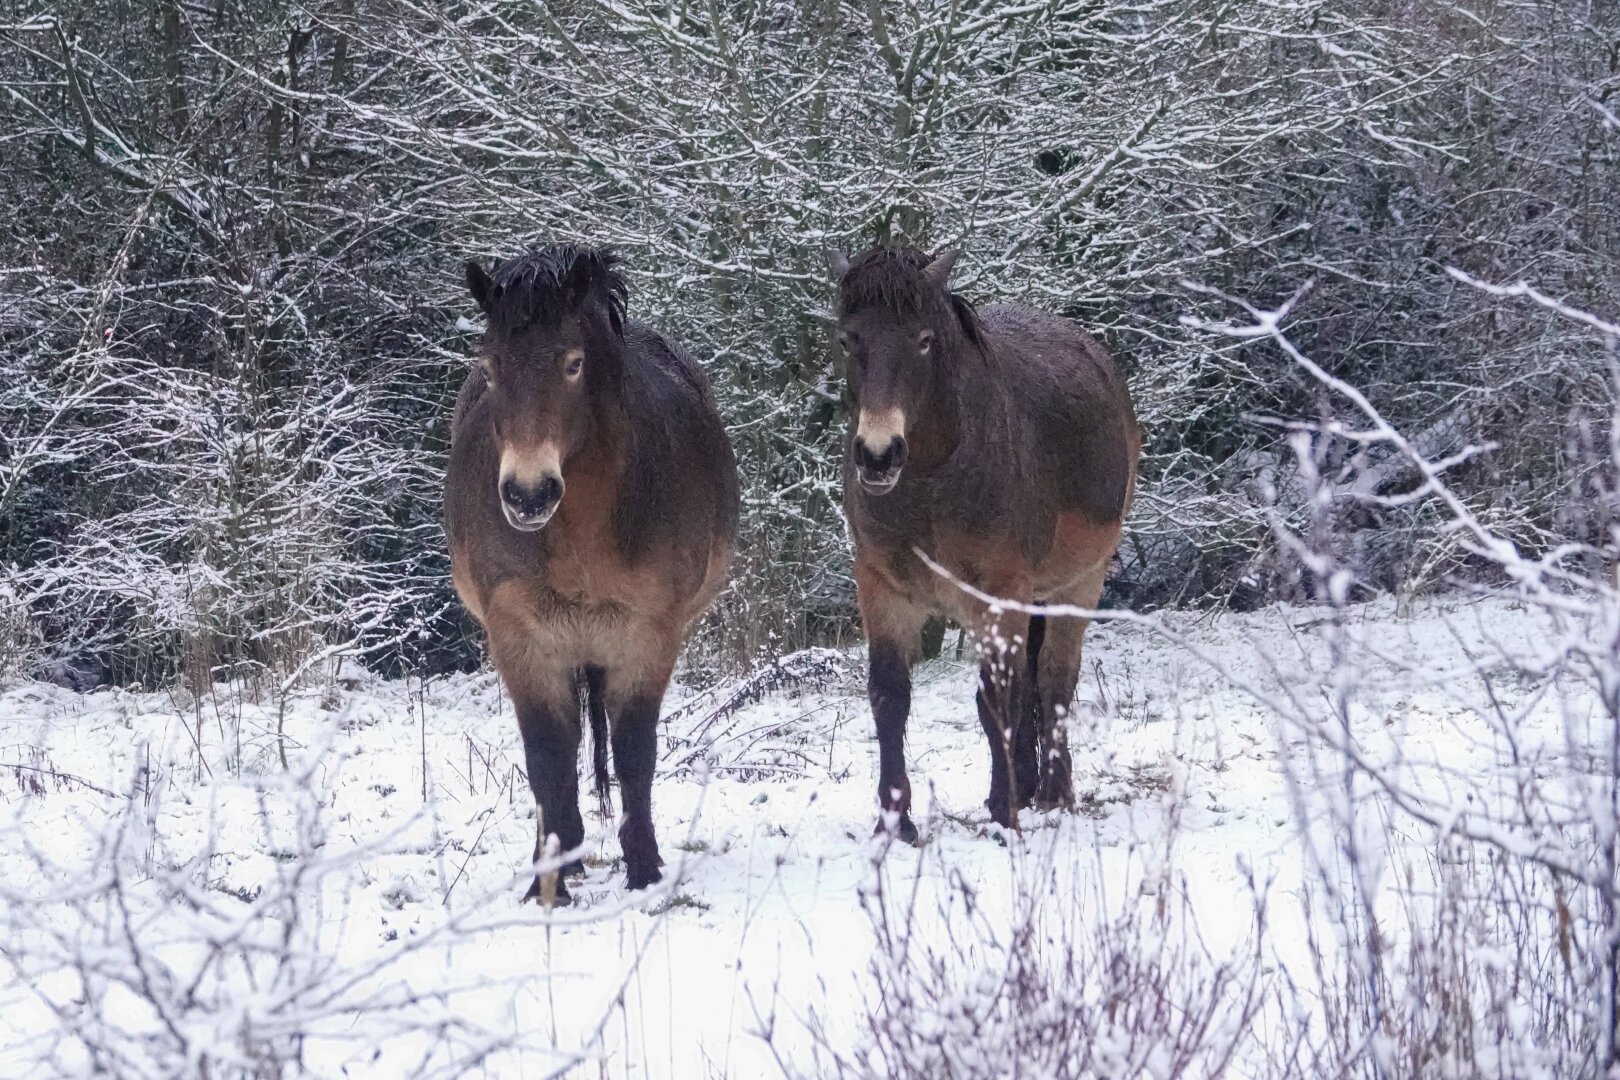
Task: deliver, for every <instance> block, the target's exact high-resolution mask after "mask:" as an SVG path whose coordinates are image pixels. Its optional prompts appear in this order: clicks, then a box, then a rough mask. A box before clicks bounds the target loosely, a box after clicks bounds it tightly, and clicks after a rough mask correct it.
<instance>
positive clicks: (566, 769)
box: [497, 661, 585, 904]
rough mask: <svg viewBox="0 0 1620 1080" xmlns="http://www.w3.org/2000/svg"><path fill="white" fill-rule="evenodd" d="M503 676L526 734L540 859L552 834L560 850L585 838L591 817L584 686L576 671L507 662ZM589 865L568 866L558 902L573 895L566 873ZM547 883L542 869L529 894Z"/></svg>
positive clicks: (525, 757) (525, 756)
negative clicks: (583, 766) (583, 777)
mask: <svg viewBox="0 0 1620 1080" xmlns="http://www.w3.org/2000/svg"><path fill="white" fill-rule="evenodd" d="M497 663H498V661H497ZM501 676H502V678H503V679H504V680H505V682H506V688H507V692H508V693H510V694H511V696H512V707H513V710H514V711H515V712H516V713H517V720H518V731H519V733H520V734H521V735H522V736H523V761H524V767H525V769H526V770H527V771H528V774H529V788H530V790H531V791H533V792H534V802H535V810H536V822H535V841H534V858H535V861H536V862H539V861H540V859H541V857H542V856H544V855H545V852H546V840H547V838H548V837H556V841H557V850H558V851H572V850H573V849H575V848H577V847H579V846H580V845H581V844H582V843H584V842H585V822H584V819H583V818H581V817H580V814H579V766H578V763H579V738H580V725H579V692H578V691H577V690H576V689H575V683H574V677H573V672H571V671H552V670H540V671H535V670H522V669H518V670H509V669H508V668H506V667H502V669H501ZM583 869H584V868H583V866H581V864H580V863H579V861H578V860H575V861H573V862H570V863H568V864H567V865H566V866H564V867H563V868H562V871H561V873H559V874H558V875H557V883H556V885H557V887H556V893H555V899H556V902H557V903H558V904H566V903H568V902H569V899H570V898H569V895H568V888H567V886H566V885H564V884H563V880H562V878H563V875H567V874H577V873H581V872H582V871H583ZM541 884H542V882H541V877H540V875H539V874H536V875H535V879H534V882H533V884H531V885H530V886H529V891H528V892H527V893H526V894H524V897H523V899H525V900H540V899H541V898H542V897H543V896H544V891H543V890H542V888H541Z"/></svg>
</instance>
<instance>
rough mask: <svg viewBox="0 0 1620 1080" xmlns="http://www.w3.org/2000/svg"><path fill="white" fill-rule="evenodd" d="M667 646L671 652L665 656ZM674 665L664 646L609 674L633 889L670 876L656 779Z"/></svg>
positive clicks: (623, 841) (622, 839) (622, 830)
mask: <svg viewBox="0 0 1620 1080" xmlns="http://www.w3.org/2000/svg"><path fill="white" fill-rule="evenodd" d="M648 651H649V652H651V651H652V650H650V649H649V650H648ZM666 651H667V652H668V655H663V654H664V653H665V652H666ZM674 667H675V656H674V653H673V651H672V650H665V649H659V650H658V655H654V656H644V657H640V658H636V659H635V660H632V661H630V662H627V663H625V664H624V665H622V666H620V667H618V668H616V669H615V668H609V669H608V671H607V673H606V683H607V712H608V720H609V724H610V725H611V729H612V733H613V734H612V743H613V768H614V771H615V772H616V773H617V774H618V777H619V804H620V807H621V809H622V811H623V814H624V820H623V821H622V822H620V824H619V846H620V847H621V848H622V849H623V851H624V870H625V882H626V884H627V885H629V887H630V888H632V889H644V888H646V887H647V886H649V885H655V884H657V883H658V882H659V881H661V880H663V877H664V875H663V872H662V871H660V870H659V867H660V866H662V865H663V864H664V860H663V859H662V858H661V857H660V856H659V854H658V836H657V833H656V831H655V830H654V828H653V819H652V782H653V770H654V767H655V766H656V764H657V761H658V716H659V711H660V710H661V709H662V708H663V704H664V691H665V689H666V688H667V687H668V686H669V676H670V672H671V671H673V670H674Z"/></svg>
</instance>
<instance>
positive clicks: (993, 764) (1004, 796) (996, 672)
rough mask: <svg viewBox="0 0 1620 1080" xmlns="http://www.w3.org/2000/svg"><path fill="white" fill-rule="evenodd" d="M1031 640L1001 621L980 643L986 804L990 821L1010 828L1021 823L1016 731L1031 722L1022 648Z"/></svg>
mask: <svg viewBox="0 0 1620 1080" xmlns="http://www.w3.org/2000/svg"><path fill="white" fill-rule="evenodd" d="M1025 625H1026V627H1027V624H1025ZM1027 639H1028V634H1027V632H1024V631H1023V628H1019V629H1018V630H1014V629H1013V628H1012V627H1011V626H1009V625H1008V624H1006V623H1003V624H1002V626H1001V627H1000V628H999V629H993V630H992V631H991V632H990V633H988V634H985V635H983V636H982V637H981V640H980V646H979V648H980V663H979V692H978V694H977V695H976V696H975V701H976V702H977V704H978V707H979V725H980V726H981V727H982V728H984V735H985V739H986V741H987V742H988V743H989V747H990V794H989V796H988V797H987V798H986V799H985V801H984V803H985V806H986V807H988V808H989V810H990V818H991V820H993V821H995V822H996V823H997V824H998V825H1003V826H1006V827H1007V828H1017V822H1018V800H1017V799H1016V796H1017V795H1018V794H1019V787H1020V785H1019V782H1018V756H1019V753H1018V746H1017V743H1018V738H1019V731H1018V729H1019V728H1020V727H1022V726H1025V725H1026V724H1027V719H1026V716H1025V714H1026V713H1027V712H1028V710H1029V708H1030V705H1029V694H1030V679H1029V669H1028V659H1027V658H1026V657H1025V656H1024V654H1023V651H1022V650H1023V648H1025V647H1026V646H1027V645H1028V640H1027ZM1026 738H1027V736H1026ZM1027 752H1028V751H1027V750H1026V751H1025V753H1026V754H1027Z"/></svg>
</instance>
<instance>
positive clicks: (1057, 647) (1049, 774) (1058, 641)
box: [1035, 570, 1103, 810]
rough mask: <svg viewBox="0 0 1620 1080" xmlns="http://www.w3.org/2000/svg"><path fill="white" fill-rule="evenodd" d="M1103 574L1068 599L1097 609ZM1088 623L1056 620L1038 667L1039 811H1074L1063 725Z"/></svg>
mask: <svg viewBox="0 0 1620 1080" xmlns="http://www.w3.org/2000/svg"><path fill="white" fill-rule="evenodd" d="M1102 586H1103V572H1102V571H1101V570H1098V571H1097V573H1096V574H1095V575H1092V576H1091V577H1088V578H1087V579H1086V580H1085V581H1083V582H1082V583H1081V584H1080V586H1079V588H1077V589H1076V590H1075V591H1074V593H1073V595H1072V596H1071V597H1070V598H1069V600H1070V602H1071V603H1073V604H1075V605H1076V606H1078V607H1085V608H1095V607H1096V606H1097V601H1098V600H1099V599H1100V598H1101V597H1102ZM1090 625H1091V622H1090V620H1089V619H1080V618H1075V617H1073V616H1062V617H1052V618H1051V619H1050V621H1049V622H1048V624H1047V627H1046V636H1045V640H1044V641H1043V642H1042V644H1041V653H1040V657H1039V659H1038V661H1037V662H1036V665H1035V669H1036V670H1035V685H1036V688H1037V691H1038V694H1039V706H1038V708H1039V716H1040V779H1039V781H1038V782H1037V783H1036V786H1035V807H1036V809H1038V810H1053V809H1059V808H1061V809H1065V810H1072V809H1073V808H1074V779H1073V775H1072V772H1073V766H1072V762H1071V760H1070V757H1069V741H1068V738H1067V735H1066V728H1065V722H1066V720H1067V719H1068V716H1069V709H1070V707H1071V706H1072V705H1073V704H1074V691H1075V687H1076V686H1077V685H1078V683H1079V681H1080V663H1081V654H1082V647H1083V645H1084V643H1085V637H1086V628H1087V627H1089V626H1090Z"/></svg>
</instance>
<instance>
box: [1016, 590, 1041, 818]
mask: <svg viewBox="0 0 1620 1080" xmlns="http://www.w3.org/2000/svg"><path fill="white" fill-rule="evenodd" d="M1045 637H1046V617H1045V616H1043V615H1032V616H1031V617H1030V620H1029V644H1028V645H1027V646H1026V649H1025V652H1026V655H1027V657H1028V662H1027V663H1026V664H1025V665H1024V670H1025V674H1026V678H1025V680H1024V690H1025V693H1024V694H1023V700H1022V701H1021V702H1020V703H1019V706H1018V709H1017V728H1016V730H1015V731H1014V732H1013V775H1014V778H1015V780H1016V781H1017V791H1016V793H1015V794H1016V798H1017V802H1018V805H1019V806H1028V805H1029V803H1030V800H1031V799H1033V798H1034V797H1035V787H1036V785H1037V784H1038V783H1039V781H1040V772H1041V758H1040V750H1039V743H1040V738H1039V734H1040V731H1041V728H1042V720H1041V701H1040V695H1039V694H1038V693H1035V692H1034V688H1035V686H1036V684H1037V672H1038V671H1039V670H1040V667H1039V665H1040V658H1041V645H1042V644H1043V643H1044V640H1045Z"/></svg>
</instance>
